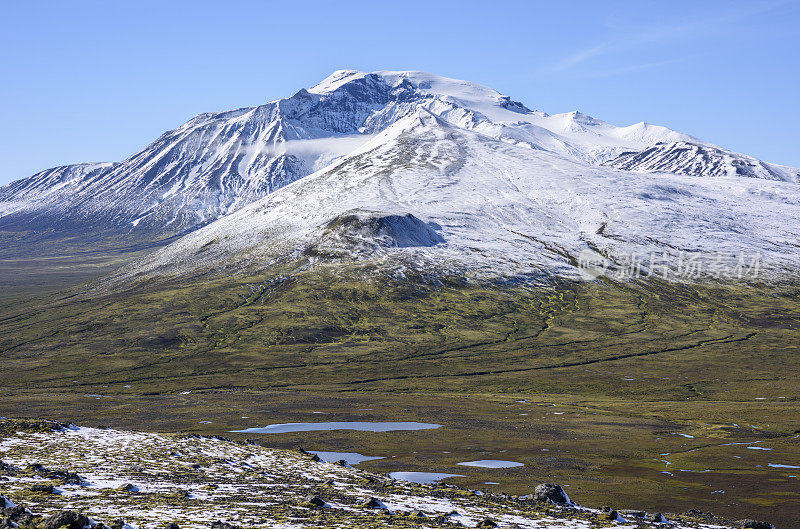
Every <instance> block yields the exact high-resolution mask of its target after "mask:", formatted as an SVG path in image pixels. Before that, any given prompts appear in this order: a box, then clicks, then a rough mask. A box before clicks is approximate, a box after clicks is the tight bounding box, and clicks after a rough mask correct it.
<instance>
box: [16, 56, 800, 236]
mask: <svg viewBox="0 0 800 529" xmlns="http://www.w3.org/2000/svg"><path fill="white" fill-rule="evenodd" d="M418 109H425V110H427V111H428V112H430V113H431V114H433V115H435V116H437V117H438V118H439V119H441V120H442V121H444V122H447V123H450V124H452V125H454V126H456V127H458V128H460V129H464V130H470V131H474V132H476V133H479V134H481V135H482V136H485V137H487V138H491V139H495V140H500V141H503V142H505V143H510V144H518V145H522V146H525V147H528V148H531V149H537V150H543V151H547V152H551V153H555V154H558V155H560V156H562V157H564V158H565V159H567V160H571V161H577V162H581V163H585V164H590V165H592V164H599V163H603V162H607V163H611V164H614V163H617V162H615V161H614V160H615V158H617V156H619V155H620V154H621V153H623V152H630V151H642V150H644V149H647V148H650V147H653V146H654V145H656V144H657V143H659V142H667V143H670V144H673V143H676V142H681V143H680V144H685V143H687V142H688V143H691V144H696V143H698V144H699V142H698V140H695V139H694V138H692V137H691V136H688V135H685V134H681V133H677V132H674V131H671V130H669V129H666V128H664V127H658V126H653V125H648V124H645V123H638V124H636V125H631V126H629V127H615V126H612V125H609V124H608V123H605V122H602V121H599V120H596V119H593V118H591V117H589V116H586V115H584V114H581V113H578V112H571V113H567V114H556V115H552V116H551V115H548V114H546V113H544V112H541V111H532V110H529V109H528V108H526V107H525V106H524V105H522V104H521V103H518V102H515V101H512V100H511V99H510V98H509V97H507V96H503V95H501V94H500V93H498V92H496V91H494V90H492V89H489V88H486V87H483V86H480V85H477V84H474V83H469V82H466V81H458V80H453V79H447V78H443V77H438V76H435V75H430V74H426V73H421V72H375V73H363V72H356V71H351V70H343V71H338V72H335V73H334V74H332V75H331V76H330V77H328V78H327V79H325V80H324V81H322V82H321V83H319V84H318V85H316V86H314V87H313V88H311V89H309V90H305V89H302V90H300V91H299V92H297V93H296V94H295V95H293V96H292V97H289V98H286V99H281V100H277V101H272V102H269V103H266V104H264V105H260V106H256V107H249V108H242V109H238V110H232V111H227V112H219V113H212V114H201V115H199V116H197V117H195V118H194V119H192V120H190V121H189V122H187V123H185V124H183V125H182V126H180V127H178V128H177V129H175V130H172V131H168V132H166V133H164V134H163V135H162V136H161V137H160V138H158V139H157V140H156V141H155V142H153V143H152V144H151V145H149V146H147V147H146V148H145V149H143V150H142V151H140V152H138V153H136V154H134V155H133V156H131V157H130V158H128V159H126V160H124V161H122V162H118V163H108V164H79V165H72V166H65V167H57V168H54V169H49V170H46V171H43V172H41V173H39V174H36V175H34V176H32V177H30V178H27V179H23V180H20V181H17V182H14V183H12V184H10V185H7V186H5V187H3V188H0V227H3V228H6V229H8V228H11V229H19V228H22V229H34V230H36V229H39V230H41V229H53V228H55V229H63V228H66V227H69V228H73V229H77V230H80V229H81V228H84V227H97V226H102V227H104V228H109V227H111V228H114V229H118V230H123V231H134V232H137V231H138V232H142V233H158V234H160V235H163V234H171V233H182V232H186V231H191V230H192V229H194V228H196V227H198V226H202V225H204V224H207V223H208V222H211V221H213V220H215V219H217V218H219V217H221V216H223V215H225V214H228V213H230V212H233V211H236V210H238V209H240V208H241V207H243V206H245V205H247V204H249V203H252V202H254V201H256V200H258V199H260V198H262V197H264V196H266V195H268V194H269V193H271V192H273V191H275V190H276V189H279V188H281V187H283V186H285V185H287V184H290V183H292V182H294V181H296V180H298V179H300V178H303V177H305V176H307V175H309V174H311V173H313V172H315V171H317V170H320V169H322V168H325V167H329V166H331V164H334V163H335V162H336V161H338V160H339V159H341V157H342V156H344V155H346V154H348V153H350V152H352V151H353V150H355V149H357V148H358V147H359V146H360V145H361V144H363V143H364V142H366V141H369V140H370V139H371V138H372V136H374V135H375V134H376V133H379V132H381V131H383V130H385V129H386V128H387V127H389V126H391V125H392V124H393V123H396V122H397V121H398V120H399V119H401V118H402V117H403V116H407V115H409V114H412V113H414V112H417V111H418ZM630 156H631V155H630V154H627V155H626V158H625V161H620V162H619V163H629V162H628V161H627V160H628V157H630ZM697 156H702V154H698V155H697ZM732 157H735V156H734V155H732ZM759 164H761V166H763V167H765V168H766V170H767V172H768V173H769V174H770V175H775V174H779V175H781V179H787V180H789V179H792V178H796V177H797V176H796V174H794V175H793V174H789V173H787V172H785V171H783V172H782V171H781V170H772V169H771V168H772V167H773V166H769V165H768V164H763V163H762V162H759ZM662 165H664V164H652V167H654V168H655V169H658V170H662ZM671 167H672V165H669V166H667V168H668V169H669V168H671ZM633 168H634V169H637V170H638V169H640V168H645V169H649V168H650V165H646V164H645V165H642V164H641V163H638V162H637V163H634V167H633ZM687 168H691V169H692V170H696V172H695V173H693V174H695V175H696V176H703V175H705V174H706V173H707V172H709V171H706V169H705V167H704V166H703V165H702V164H694V165H692V163H691V162H689V161H682V162H681V164H680V167H679V171H678V172H686V170H687ZM713 170H715V169H713ZM795 172H796V171H795Z"/></svg>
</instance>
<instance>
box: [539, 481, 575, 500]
mask: <svg viewBox="0 0 800 529" xmlns="http://www.w3.org/2000/svg"><path fill="white" fill-rule="evenodd" d="M533 499H535V500H536V501H552V502H554V503H569V502H570V501H569V496H567V493H566V492H564V489H563V487H561V485H558V484H557V483H542V484H541V485H538V486H537V487H536V489H535V490H534V491H533Z"/></svg>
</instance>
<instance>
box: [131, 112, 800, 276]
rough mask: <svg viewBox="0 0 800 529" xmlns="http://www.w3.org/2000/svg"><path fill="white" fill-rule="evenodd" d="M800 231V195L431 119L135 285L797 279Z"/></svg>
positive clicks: (163, 260) (383, 139)
mask: <svg viewBox="0 0 800 529" xmlns="http://www.w3.org/2000/svg"><path fill="white" fill-rule="evenodd" d="M798 218H800V186H798V185H797V184H796V183H793V182H782V181H772V180H763V179H754V178H741V177H731V176H720V177H718V178H697V177H694V176H686V175H672V174H657V175H651V174H641V173H632V172H627V171H620V170H616V169H611V168H607V167H602V166H593V165H588V164H586V163H583V162H579V161H577V160H571V159H567V158H565V157H564V156H562V155H560V154H556V153H553V152H549V151H545V150H541V149H531V148H529V146H526V145H520V144H511V143H508V142H504V141H498V140H497V139H494V138H491V137H489V136H486V135H484V134H481V133H478V132H476V131H474V130H467V129H465V128H462V127H459V126H457V125H456V124H453V123H450V122H448V121H446V120H444V119H442V118H441V117H439V116H436V115H434V114H433V113H431V112H430V111H428V110H426V109H423V108H419V109H417V110H416V112H415V113H413V114H408V115H406V116H405V117H404V118H402V119H400V120H398V121H397V122H395V123H394V124H392V125H391V126H390V127H388V128H387V129H386V130H384V131H383V132H381V133H380V134H378V135H376V136H375V137H374V138H372V139H371V140H370V141H369V142H367V143H366V144H364V145H362V146H361V147H360V148H358V149H357V150H356V151H354V152H352V153H350V154H349V155H347V156H346V157H345V158H344V159H343V160H341V161H340V162H339V163H337V164H336V165H334V166H331V167H328V168H325V169H322V170H320V171H318V172H316V173H314V174H312V175H310V176H308V177H306V178H303V179H302V180H299V181H297V182H295V183H293V184H290V185H288V186H286V187H284V188H282V189H280V190H278V191H276V192H274V193H272V194H270V195H269V196H267V197H265V198H264V199H261V200H260V201H258V202H256V203H254V204H251V205H250V206H247V207H245V208H243V209H241V210H240V211H238V212H236V213H233V214H231V215H228V216H226V217H223V218H221V219H219V220H218V221H216V222H214V223H212V224H211V225H209V226H206V227H204V228H202V229H200V230H197V231H195V232H194V233H191V234H189V235H187V236H185V237H183V238H182V239H180V240H178V241H176V242H175V243H173V244H171V245H169V246H167V247H165V248H163V249H161V250H160V251H158V252H156V253H155V254H154V255H152V256H151V257H150V258H148V259H147V261H146V262H142V263H139V264H137V265H136V266H134V267H132V268H129V269H127V270H125V274H126V275H125V277H127V276H128V275H136V274H141V273H144V274H152V273H156V274H175V273H178V274H180V273H184V272H188V273H193V272H196V271H198V270H219V269H226V270H245V269H247V270H250V269H253V268H257V269H261V268H266V267H269V266H271V265H273V264H278V263H301V264H302V265H303V266H306V265H308V264H310V265H314V264H323V263H337V264H341V263H344V264H355V265H363V264H370V265H374V266H376V267H378V268H379V269H381V270H384V271H390V272H393V273H396V274H398V276H402V275H403V274H405V273H406V272H407V271H408V270H409V269H414V270H425V271H426V272H436V273H445V274H458V275H465V276H467V277H475V278H506V279H514V280H516V279H531V278H533V279H537V278H543V277H550V276H552V275H558V276H562V277H577V276H578V275H579V273H580V272H579V270H578V267H579V266H581V265H583V268H587V267H589V268H591V269H592V271H597V270H598V267H599V269H600V271H605V272H609V271H612V272H613V273H615V274H617V273H622V272H624V271H625V269H626V267H632V266H637V264H638V266H639V267H640V268H641V274H649V273H658V272H657V270H658V269H661V268H663V267H665V266H666V267H668V268H669V272H670V273H671V274H679V275H680V274H683V275H684V276H686V275H687V274H688V276H687V277H688V278H697V277H701V276H705V275H708V274H714V273H718V274H723V275H732V276H739V275H743V274H746V273H754V272H758V271H764V270H768V271H769V272H770V273H776V272H777V273H784V272H789V273H792V272H793V271H794V269H795V268H796V263H797V262H798V259H800V246H798V245H797V243H796V241H797V240H800V239H799V237H800V223H798V222H796V219H798ZM787 219H794V220H793V221H792V222H787ZM648 258H650V261H648ZM743 259H744V260H743ZM582 260H583V261H585V262H583V263H582ZM633 261H635V262H633ZM590 265H591V266H590ZM737 266H738V267H739V268H737ZM745 266H746V267H747V270H744V269H743V268H742V267H745ZM606 267H607V269H606ZM676 267H677V269H676ZM754 267H755V268H756V269H754ZM665 274H666V272H665ZM675 277H679V276H675Z"/></svg>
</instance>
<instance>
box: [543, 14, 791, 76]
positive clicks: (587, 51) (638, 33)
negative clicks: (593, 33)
mask: <svg viewBox="0 0 800 529" xmlns="http://www.w3.org/2000/svg"><path fill="white" fill-rule="evenodd" d="M790 3H792V1H791V0H780V1H775V2H770V3H766V4H761V5H753V4H749V3H748V4H739V6H738V7H739V8H738V9H734V8H731V9H729V10H728V11H727V12H726V13H725V14H723V15H718V16H715V17H711V16H707V15H704V14H699V13H698V14H696V16H694V17H693V20H692V21H691V22H688V23H686V24H680V25H669V26H655V27H649V28H646V29H637V30H634V31H629V32H624V33H623V34H621V35H620V36H618V37H615V38H611V39H607V40H605V41H602V42H598V43H596V44H593V45H591V46H587V47H585V48H583V49H580V50H578V51H576V52H574V53H571V54H569V55H567V56H566V57H564V58H562V59H561V60H559V61H558V62H556V64H555V65H554V66H552V67H551V68H550V71H567V70H571V69H573V68H574V67H576V66H578V65H581V64H584V63H587V62H590V61H591V60H592V59H597V58H599V57H602V56H605V55H609V54H612V53H622V52H626V51H631V50H636V49H639V48H641V47H642V46H646V45H650V44H659V43H668V42H671V41H675V40H676V39H686V38H698V37H703V36H707V35H708V34H710V33H712V32H713V31H716V30H719V29H723V28H725V26H727V25H729V24H732V23H734V22H738V21H740V20H744V19H746V18H749V17H752V16H755V15H758V14H762V13H766V12H769V11H773V10H775V9H777V8H779V7H781V6H783V5H786V4H790ZM664 62H666V61H664ZM648 64H649V63H648ZM653 64H654V65H656V64H657V63H653ZM647 67H648V65H647V64H643V65H641V66H638V67H637V66H632V67H623V68H620V69H619V70H620V72H619V73H625V72H626V71H633V70H634V69H644V68H647Z"/></svg>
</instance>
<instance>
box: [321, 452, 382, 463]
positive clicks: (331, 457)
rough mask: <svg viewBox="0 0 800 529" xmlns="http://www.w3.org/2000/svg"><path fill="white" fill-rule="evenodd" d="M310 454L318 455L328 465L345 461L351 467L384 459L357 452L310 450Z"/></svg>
mask: <svg viewBox="0 0 800 529" xmlns="http://www.w3.org/2000/svg"><path fill="white" fill-rule="evenodd" d="M309 452H310V453H312V454H317V455H318V456H319V458H320V459H322V460H323V461H327V462H328V463H338V462H339V461H341V460H342V459H344V460H345V462H346V463H347V464H348V465H351V466H352V465H357V464H359V463H363V462H364V461H373V460H375V459H383V457H381V456H365V455H363V454H359V453H357V452H318V451H316V450H309Z"/></svg>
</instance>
